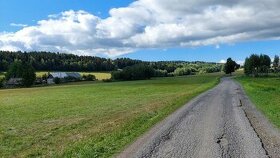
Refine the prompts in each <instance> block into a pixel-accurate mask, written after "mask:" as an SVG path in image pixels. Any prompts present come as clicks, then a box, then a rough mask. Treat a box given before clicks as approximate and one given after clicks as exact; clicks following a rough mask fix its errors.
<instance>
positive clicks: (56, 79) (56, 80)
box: [53, 77, 61, 84]
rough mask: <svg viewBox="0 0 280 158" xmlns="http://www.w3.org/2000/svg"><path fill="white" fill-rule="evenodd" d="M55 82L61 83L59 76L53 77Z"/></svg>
mask: <svg viewBox="0 0 280 158" xmlns="http://www.w3.org/2000/svg"><path fill="white" fill-rule="evenodd" d="M53 82H54V83H55V84H60V83H61V79H60V78H58V77H55V78H54V79H53Z"/></svg>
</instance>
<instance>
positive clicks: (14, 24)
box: [10, 23, 28, 27]
mask: <svg viewBox="0 0 280 158" xmlns="http://www.w3.org/2000/svg"><path fill="white" fill-rule="evenodd" d="M10 26H15V27H26V26H28V25H26V24H16V23H10Z"/></svg>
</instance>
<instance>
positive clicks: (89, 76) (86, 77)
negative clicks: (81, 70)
mask: <svg viewBox="0 0 280 158" xmlns="http://www.w3.org/2000/svg"><path fill="white" fill-rule="evenodd" d="M83 79H84V80H86V81H95V80H96V77H95V76H94V75H92V74H88V75H83Z"/></svg>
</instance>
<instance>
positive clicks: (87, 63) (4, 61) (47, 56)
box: [0, 51, 222, 74]
mask: <svg viewBox="0 0 280 158" xmlns="http://www.w3.org/2000/svg"><path fill="white" fill-rule="evenodd" d="M14 61H27V62H29V63H30V64H31V65H32V66H33V67H34V68H35V69H36V70H37V71H85V72H86V71H96V72H97V71H114V70H117V69H123V68H125V67H127V66H132V65H135V64H139V63H145V64H147V65H149V66H151V67H153V68H154V69H156V70H164V71H166V72H167V73H178V74H187V73H189V72H199V73H203V72H218V71H221V69H222V65H221V64H217V63H208V62H201V61H196V62H186V61H159V62H145V61H141V60H133V59H129V58H118V59H115V60H112V59H109V58H100V57H95V56H78V55H73V54H64V53H52V52H36V51H35V52H28V53H27V52H20V51H18V52H9V51H0V71H7V69H8V67H9V66H10V64H11V63H13V62H14ZM175 70H176V71H175Z"/></svg>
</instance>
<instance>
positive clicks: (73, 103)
mask: <svg viewBox="0 0 280 158" xmlns="http://www.w3.org/2000/svg"><path fill="white" fill-rule="evenodd" d="M219 76H220V75H219V74H212V75H199V76H188V77H176V78H157V79H153V80H147V81H131V82H114V83H98V84H81V85H64V86H55V87H43V88H29V89H12V90H0V103H1V104H0V113H1V115H0V151H1V152H0V157H41V156H43V157H110V156H112V155H113V154H115V153H117V152H119V151H121V150H122V149H123V148H124V146H125V145H127V144H129V143H131V142H132V141H133V140H135V139H136V138H137V137H138V136H140V135H141V134H143V133H144V132H145V131H146V130H147V129H148V128H150V127H151V126H153V125H154V124H155V123H157V122H158V121H160V120H162V119H163V118H164V117H166V116H167V115H168V114H170V113H172V112H173V111H175V110H176V109H177V108H179V107H180V106H182V105H183V104H184V103H186V102H187V101H189V100H190V99H192V98H193V97H195V96H197V95H198V94H200V93H202V92H203V91H205V90H207V89H209V88H211V87H213V86H214V85H215V84H216V83H217V81H218V80H217V78H219Z"/></svg>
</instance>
